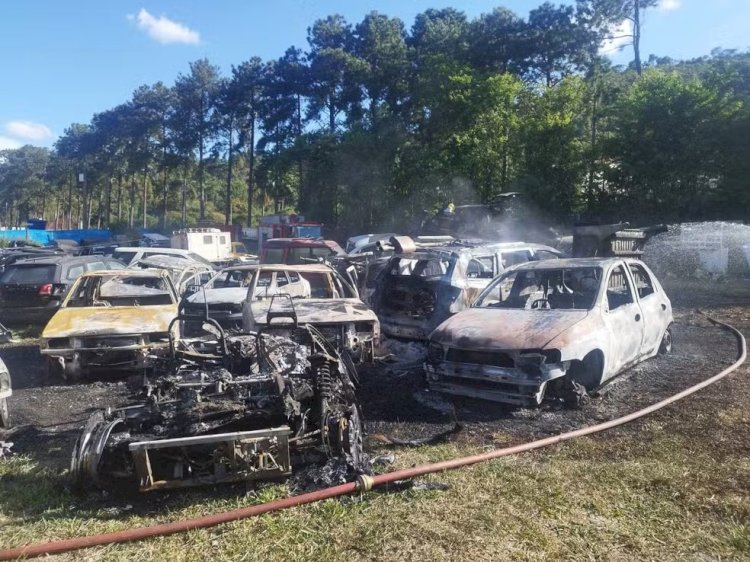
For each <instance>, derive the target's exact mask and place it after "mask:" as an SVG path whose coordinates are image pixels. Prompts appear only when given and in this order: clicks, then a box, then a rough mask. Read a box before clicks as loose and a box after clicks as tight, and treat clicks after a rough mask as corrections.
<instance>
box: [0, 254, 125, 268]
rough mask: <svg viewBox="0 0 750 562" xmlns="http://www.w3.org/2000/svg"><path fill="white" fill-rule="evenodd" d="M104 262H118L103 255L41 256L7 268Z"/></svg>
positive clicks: (20, 261) (16, 262)
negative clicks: (64, 262)
mask: <svg viewBox="0 0 750 562" xmlns="http://www.w3.org/2000/svg"><path fill="white" fill-rule="evenodd" d="M102 260H109V261H116V260H115V258H111V257H109V256H102V255H96V254H95V255H89V256H69V255H65V254H63V255H59V256H40V257H38V258H25V259H22V260H17V261H15V262H13V263H12V264H10V265H9V266H7V267H13V266H16V265H35V264H36V265H58V264H60V263H62V262H63V261H66V262H73V263H87V262H94V261H102Z"/></svg>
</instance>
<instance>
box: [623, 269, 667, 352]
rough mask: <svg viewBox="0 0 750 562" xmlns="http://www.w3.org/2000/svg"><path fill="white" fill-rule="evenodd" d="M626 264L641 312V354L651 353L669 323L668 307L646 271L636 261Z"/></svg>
mask: <svg viewBox="0 0 750 562" xmlns="http://www.w3.org/2000/svg"><path fill="white" fill-rule="evenodd" d="M628 266H629V268H630V273H631V275H632V277H633V285H634V286H635V292H636V294H637V295H638V301H639V302H640V306H641V313H642V314H643V330H644V332H643V343H642V345H641V348H642V352H641V355H651V354H652V353H654V352H655V351H656V350H657V349H658V347H659V344H660V343H661V338H662V336H663V335H664V330H666V329H667V325H668V324H669V321H670V319H669V311H668V308H669V307H668V306H667V303H666V299H665V298H664V294H663V293H660V292H659V291H658V290H657V288H656V284H655V283H654V281H653V279H652V278H651V275H649V273H648V271H646V269H645V268H644V267H643V266H642V265H641V264H638V263H630V264H628Z"/></svg>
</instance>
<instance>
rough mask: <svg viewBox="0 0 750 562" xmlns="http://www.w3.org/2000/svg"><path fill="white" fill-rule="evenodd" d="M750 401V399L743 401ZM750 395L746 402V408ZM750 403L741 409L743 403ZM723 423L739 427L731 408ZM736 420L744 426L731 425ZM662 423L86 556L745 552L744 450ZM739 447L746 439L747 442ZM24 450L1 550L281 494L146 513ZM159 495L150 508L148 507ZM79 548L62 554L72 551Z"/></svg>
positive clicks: (196, 496)
mask: <svg viewBox="0 0 750 562" xmlns="http://www.w3.org/2000/svg"><path fill="white" fill-rule="evenodd" d="M748 401H750V400H748ZM746 405H747V404H746ZM746 405H745V406H746ZM715 421H716V424H717V427H718V428H719V433H718V434H715V435H714V437H716V438H717V439H718V440H720V439H721V438H722V435H721V432H729V433H731V432H734V431H736V430H738V429H743V430H744V431H745V435H747V432H746V430H747V426H746V425H745V424H746V423H747V421H746V418H745V417H743V416H742V415H739V410H738V408H737V405H729V406H728V408H727V409H726V411H722V412H719V413H718V414H717V416H716V419H715ZM736 424H740V425H744V427H742V428H738V427H737V426H736ZM680 427H681V426H680V424H678V423H675V421H674V420H672V419H670V420H667V421H666V422H664V421H661V422H660V423H652V422H646V423H643V424H641V425H639V426H636V427H633V428H630V429H628V430H624V431H617V432H614V433H610V434H607V435H604V436H600V437H593V438H584V439H581V440H579V441H576V442H571V443H568V444H565V445H562V446H559V447H556V448H554V449H549V450H547V451H539V452H535V453H532V454H529V455H525V456H519V457H513V458H506V459H501V460H497V461H493V462H490V463H486V464H483V465H478V466H475V467H472V468H468V469H463V470H460V471H453V472H449V473H443V474H439V475H434V476H431V477H429V479H432V480H435V481H439V482H443V483H446V484H448V485H449V489H448V490H447V491H423V492H419V491H414V490H402V491H397V492H371V493H369V494H367V495H365V496H362V497H355V498H346V499H343V500H340V501H334V500H331V501H326V502H323V503H319V504H315V505H310V506H306V507H302V508H296V509H293V510H288V511H285V512H280V513H278V514H272V515H266V516H263V517H260V518H256V519H251V520H245V521H239V522H235V523H231V524H228V525H223V526H220V527H216V528H213V529H207V530H200V531H193V532H190V533H187V534H182V535H175V536H171V537H165V538H160V539H155V540H149V541H144V542H140V543H133V544H125V545H117V546H108V547H101V548H96V549H90V550H88V551H85V552H84V553H83V555H84V557H85V559H101V560H123V561H124V560H130V559H136V558H140V559H163V560H192V559H195V558H196V557H201V558H209V557H210V558H212V559H216V560H230V559H231V560H262V559H269V558H270V559H285V560H307V559H320V560H371V559H383V560H402V559H416V560H448V559H456V558H461V559H474V560H489V559H499V558H501V559H511V560H529V559H576V560H580V559H587V558H588V559H594V558H606V559H610V560H632V559H656V558H658V559H673V560H678V559H680V560H682V559H685V558H701V557H703V556H708V557H710V558H748V559H750V486H749V485H748V483H750V459H749V458H748V456H747V449H745V451H744V453H743V452H742V451H739V452H737V453H732V452H731V451H724V452H723V453H722V454H721V455H716V454H715V453H716V451H715V450H712V448H711V447H709V446H708V441H707V439H708V436H705V435H704V436H700V438H698V439H696V436H695V434H694V433H692V432H691V431H689V430H688V429H687V428H683V431H680V430H679V428H680ZM745 445H746V446H747V442H745ZM475 452H477V450H476V449H473V448H458V447H456V446H454V445H440V446H429V447H422V448H418V449H414V450H402V451H399V453H398V461H397V464H398V466H399V467H406V466H411V465H413V464H419V463H423V462H431V461H436V460H441V459H445V458H449V457H454V456H458V455H463V454H468V453H475ZM64 482H65V480H64V478H63V476H62V475H60V474H54V473H51V472H50V471H48V470H46V469H42V468H39V467H38V466H37V465H35V463H34V462H33V460H32V459H30V458H28V457H14V458H11V459H9V460H7V461H3V462H0V495H1V496H0V497H1V499H0V513H1V515H0V546H2V547H3V548H7V547H11V546H17V545H20V544H24V543H28V542H32V541H40V540H50V539H59V538H64V537H72V536H78V535H82V534H90V533H101V532H107V531H114V530H118V529H124V528H130V527H135V526H140V525H150V524H153V523H155V522H157V521H158V522H163V521H170V520H175V519H178V518H182V517H194V516H197V515H202V514H208V513H215V512H218V511H221V510H226V509H234V508H237V507H240V506H244V505H250V504H253V503H260V502H264V501H268V500H271V499H274V498H276V497H281V496H282V495H283V494H284V493H285V491H284V490H283V489H282V488H281V487H280V486H271V487H267V488H263V489H261V490H260V492H259V493H258V495H257V496H255V497H252V496H247V497H246V496H243V495H242V494H240V493H239V492H237V491H236V490H234V491H233V492H232V493H225V494H224V495H222V496H220V497H217V496H211V495H210V494H209V493H207V492H191V493H189V494H186V495H178V494H175V495H170V496H166V497H165V498H164V500H165V501H164V502H163V504H164V505H163V506H161V507H157V508H156V509H155V513H153V514H149V513H135V512H136V511H139V510H138V509H129V510H128V509H125V510H122V509H121V508H122V507H123V504H124V502H110V504H111V506H114V508H113V507H111V506H110V507H102V504H101V502H91V501H90V500H85V499H83V500H82V499H80V498H77V497H75V496H73V495H71V494H70V493H69V492H68V491H66V489H65V486H64ZM156 505H158V504H156ZM75 556H79V557H80V556H81V555H80V554H78V555H72V554H70V555H65V556H63V558H73V557H75Z"/></svg>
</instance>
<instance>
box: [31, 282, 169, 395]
mask: <svg viewBox="0 0 750 562" xmlns="http://www.w3.org/2000/svg"><path fill="white" fill-rule="evenodd" d="M176 315H177V293H176V291H175V288H174V285H173V284H172V279H171V278H170V275H169V272H168V271H166V270H155V269H142V270H130V269H123V270H119V271H97V272H95V273H88V274H85V275H83V276H81V277H79V278H78V280H77V281H76V282H75V284H74V285H73V287H72V288H71V289H70V292H69V293H68V295H67V297H66V298H65V300H64V301H63V303H62V305H61V306H60V309H59V310H58V311H57V313H56V314H55V315H54V316H53V317H52V319H51V320H50V321H49V322H48V323H47V325H46V326H45V328H44V331H43V332H42V337H41V343H40V352H41V354H42V355H44V356H45V357H46V358H47V367H48V370H49V372H50V373H51V374H59V375H61V376H62V377H64V378H66V379H68V380H77V379H79V378H81V377H83V376H84V375H86V374H89V373H90V372H91V371H94V370H106V371H108V372H109V371H123V370H124V371H132V370H135V369H143V368H146V367H148V365H149V362H150V355H151V354H153V353H154V352H156V351H157V350H158V349H162V350H164V349H166V347H167V346H168V341H169V329H170V328H169V326H170V322H171V321H172V319H173V318H174V317H175V316H176ZM174 330H175V332H176V328H174Z"/></svg>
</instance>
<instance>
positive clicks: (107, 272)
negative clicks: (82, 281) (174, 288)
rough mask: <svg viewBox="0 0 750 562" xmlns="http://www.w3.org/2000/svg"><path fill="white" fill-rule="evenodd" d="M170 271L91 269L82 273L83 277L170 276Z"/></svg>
mask: <svg viewBox="0 0 750 562" xmlns="http://www.w3.org/2000/svg"><path fill="white" fill-rule="evenodd" d="M168 276H169V273H168V272H167V271H165V270H164V269H100V270H99V271H89V272H87V273H84V274H83V275H81V277H80V278H83V277H168Z"/></svg>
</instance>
